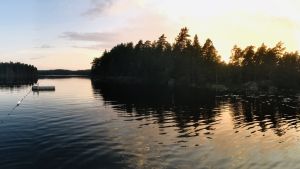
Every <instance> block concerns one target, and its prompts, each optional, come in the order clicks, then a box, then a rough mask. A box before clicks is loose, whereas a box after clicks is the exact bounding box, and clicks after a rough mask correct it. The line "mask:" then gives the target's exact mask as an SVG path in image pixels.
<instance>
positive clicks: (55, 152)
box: [0, 78, 300, 169]
mask: <svg viewBox="0 0 300 169" xmlns="http://www.w3.org/2000/svg"><path fill="white" fill-rule="evenodd" d="M39 83H40V84H41V85H43V84H45V85H55V86H56V91H55V92H39V93H33V92H30V86H18V87H1V88H0V120H1V121H0V159H1V160H0V168H5V169H27V168H28V169H34V168H37V169H40V168H43V169H48V168H49V169H53V168H57V169H58V168H60V169H69V168H72V169H76V168H81V169H82V168H84V169H96V168H97V169H98V168H108V169H109V168H300V162H299V157H300V155H298V154H299V153H298V152H300V137H299V134H300V132H299V131H300V129H299V128H298V126H299V113H298V112H299V111H298V109H297V108H296V107H298V101H297V98H296V97H293V96H281V95H278V96H255V97H252V96H251V97H246V96H237V95H222V96H217V95H216V94H215V93H214V92H209V91H203V90H202V91H201V90H192V89H167V88H158V87H157V88H156V87H140V86H131V87H128V86H127V87H126V86H114V85H102V84H95V83H92V82H91V80H90V79H87V78H65V79H64V78H60V79H40V80H39ZM28 93H29V94H28ZM27 94H28V95H27ZM26 95H27V96H26ZM24 96H26V98H25V99H24V100H23V102H22V103H21V105H20V106H18V107H15V106H16V103H17V101H18V100H20V99H22V98H23V97H24ZM287 98H288V99H287Z"/></svg>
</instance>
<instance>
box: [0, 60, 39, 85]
mask: <svg viewBox="0 0 300 169" xmlns="http://www.w3.org/2000/svg"><path fill="white" fill-rule="evenodd" d="M37 78H38V71H37V68H36V67H34V66H33V65H28V64H23V63H19V62H17V63H13V62H9V63H0V85H3V84H5V85H6V84H28V83H34V82H36V81H37Z"/></svg>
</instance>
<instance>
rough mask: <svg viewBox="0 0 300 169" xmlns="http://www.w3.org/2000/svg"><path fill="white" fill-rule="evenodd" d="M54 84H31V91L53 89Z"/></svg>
mask: <svg viewBox="0 0 300 169" xmlns="http://www.w3.org/2000/svg"><path fill="white" fill-rule="evenodd" d="M54 90H55V86H39V85H33V86H32V91H54Z"/></svg>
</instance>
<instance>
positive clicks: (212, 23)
mask: <svg viewBox="0 0 300 169" xmlns="http://www.w3.org/2000/svg"><path fill="white" fill-rule="evenodd" d="M27 2H28V3H27V4H25V5H24V4H19V3H18V1H17V0H12V1H5V2H4V3H3V2H2V4H1V6H0V18H1V22H2V23H1V25H2V26H1V28H0V30H1V31H0V35H1V40H0V45H1V47H0V54H1V58H0V61H20V62H25V63H31V64H33V65H36V66H37V67H38V68H39V69H54V68H67V69H88V68H90V66H91V65H90V63H91V61H92V59H93V58H94V57H98V56H101V54H102V52H103V51H104V50H105V49H108V50H109V49H110V48H111V47H113V46H114V45H116V44H118V43H121V42H129V41H133V42H134V43H136V42H137V41H138V40H139V39H143V40H147V39H149V40H151V41H153V40H156V39H157V38H158V37H159V36H160V35H161V34H163V33H165V35H166V36H167V38H168V41H170V42H174V38H175V36H176V35H177V34H178V32H179V30H180V28H182V27H184V26H186V27H188V28H189V30H190V34H191V35H192V36H193V35H194V34H198V36H199V38H200V41H201V43H202V44H203V43H204V41H205V39H207V38H210V39H212V41H213V42H214V45H215V47H216V48H217V50H218V51H219V54H220V55H221V56H222V59H223V60H225V61H228V59H229V56H230V53H231V49H232V47H233V46H234V45H235V44H237V45H239V46H241V47H245V46H247V45H255V46H258V45H260V44H262V43H265V44H266V45H268V46H273V45H275V44H276V43H277V42H278V41H282V42H283V43H284V44H285V46H286V47H287V49H288V50H291V51H293V50H299V48H300V31H299V30H300V29H299V28H300V17H299V16H300V15H299V11H300V2H299V1H296V0H287V1H279V0H265V1H259V0H253V1H247V2H245V1H242V0H228V1H223V0H201V1H196V0H188V1H185V2H183V1H180V0H166V1H159V0H149V1H146V0H88V1H82V0H74V1H72V2H71V1H68V0H53V1H47V2H46V1H45V2H44V1H43V2H42V1H37V0H28V1H27Z"/></svg>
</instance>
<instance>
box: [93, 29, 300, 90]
mask: <svg viewBox="0 0 300 169" xmlns="http://www.w3.org/2000/svg"><path fill="white" fill-rule="evenodd" d="M299 58H300V57H299V53H298V52H297V51H296V52H288V51H286V50H285V47H284V46H283V43H281V42H279V43H277V44H276V45H275V46H274V47H268V46H266V45H265V44H262V45H261V46H259V47H255V46H247V47H246V48H244V49H242V48H240V47H238V46H234V47H233V49H232V54H231V57H230V61H229V63H225V62H222V61H221V57H220V55H219V54H218V52H217V49H216V48H215V47H214V45H213V42H212V41H211V40H210V39H207V40H206V41H205V43H204V44H203V45H202V44H200V42H199V39H198V36H197V35H195V36H194V37H193V39H191V38H190V35H189V32H188V29H187V28H182V29H181V31H180V33H179V34H178V36H177V37H176V39H175V42H174V43H173V44H171V43H169V42H168V41H167V40H166V36H165V35H164V34H163V35H161V36H160V37H159V38H158V40H156V41H153V42H151V41H149V40H147V41H145V42H143V41H142V40H140V41H139V42H138V43H137V44H135V45H134V44H133V43H122V44H119V45H117V46H115V47H113V48H112V49H111V50H110V51H105V52H104V53H103V55H102V56H101V57H99V58H95V59H94V60H93V62H92V69H91V74H92V78H93V79H94V80H98V81H103V82H117V83H127V84H155V85H171V86H193V87H212V86H213V87H216V88H245V87H246V88H250V89H268V90H269V89H273V88H275V89H281V88H282V89H290V88H293V89H296V88H299V86H300V59H299Z"/></svg>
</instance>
